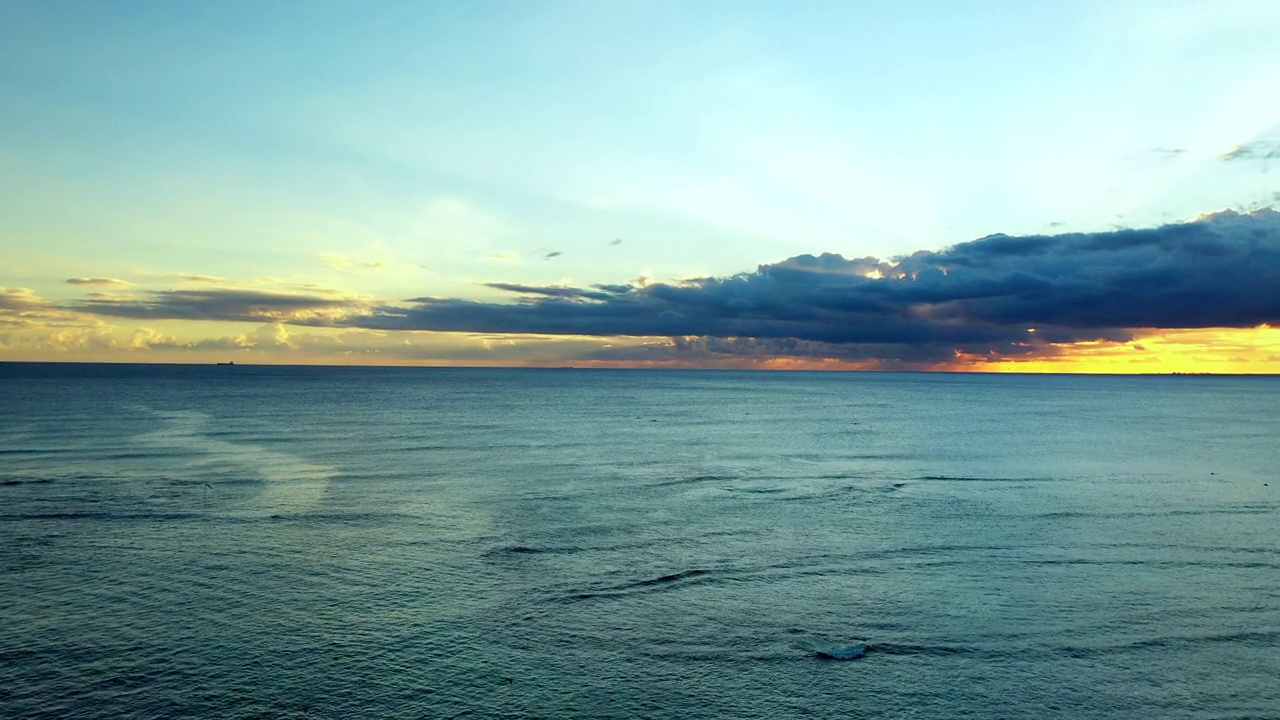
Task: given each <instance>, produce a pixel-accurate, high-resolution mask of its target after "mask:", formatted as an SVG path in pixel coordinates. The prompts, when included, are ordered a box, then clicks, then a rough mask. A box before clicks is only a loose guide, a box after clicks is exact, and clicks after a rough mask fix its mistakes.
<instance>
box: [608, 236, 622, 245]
mask: <svg viewBox="0 0 1280 720" xmlns="http://www.w3.org/2000/svg"><path fill="white" fill-rule="evenodd" d="M609 244H610V245H621V244H622V238H614V239H612V240H610V241H609Z"/></svg>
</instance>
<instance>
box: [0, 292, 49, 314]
mask: <svg viewBox="0 0 1280 720" xmlns="http://www.w3.org/2000/svg"><path fill="white" fill-rule="evenodd" d="M48 306H49V302H48V301H47V300H45V299H44V298H41V297H40V296H39V295H37V294H36V293H35V291H34V290H32V289H30V288H7V287H0V311H9V312H21V311H28V310H39V309H42V308H46V307H48Z"/></svg>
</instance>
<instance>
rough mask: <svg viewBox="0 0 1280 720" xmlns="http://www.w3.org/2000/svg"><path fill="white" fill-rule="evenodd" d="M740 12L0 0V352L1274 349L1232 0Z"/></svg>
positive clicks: (418, 355)
mask: <svg viewBox="0 0 1280 720" xmlns="http://www.w3.org/2000/svg"><path fill="white" fill-rule="evenodd" d="M768 5H769V4H768V3H765V5H763V6H755V5H752V6H750V7H747V6H741V7H735V8H733V10H732V12H719V11H715V10H712V9H711V8H710V7H703V6H702V5H700V4H698V3H687V4H681V5H678V6H673V7H669V8H666V9H664V10H662V11H661V13H659V14H663V13H665V14H667V16H665V17H666V19H665V20H664V21H663V22H660V23H657V24H655V25H653V26H652V28H650V29H651V30H652V32H648V31H646V32H641V33H637V32H636V31H635V30H636V28H637V27H640V26H644V27H648V25H645V24H644V23H640V24H639V25H637V19H638V18H637V17H633V16H632V15H631V14H630V13H631V10H623V9H621V8H620V7H613V6H608V7H605V6H601V7H599V8H595V9H594V10H592V11H590V12H587V11H586V9H585V8H584V7H578V6H576V5H575V4H573V3H570V4H569V5H564V6H561V5H554V6H552V5H544V4H542V3H536V2H535V3H532V4H531V5H529V6H527V7H523V8H521V9H520V10H519V11H513V12H510V13H498V12H494V10H493V9H492V8H485V7H479V6H477V7H466V8H463V9H458V10H457V11H456V12H454V11H452V10H451V11H449V12H443V11H441V10H440V9H438V8H432V7H427V6H421V7H416V8H415V7H403V8H399V9H397V10H394V11H392V10H391V9H390V8H381V9H367V10H357V9H355V8H353V7H350V6H345V5H343V4H341V3H331V2H328V1H327V0H320V1H319V2H316V3H311V4H309V6H308V8H307V12H308V17H309V20H308V21H307V22H306V23H303V24H301V25H300V24H299V23H298V22H296V18H294V17H292V16H291V14H290V13H289V12H283V11H281V12H270V13H257V12H252V11H250V9H248V8H247V7H234V8H231V7H229V8H226V9H225V12H224V13H223V14H219V15H218V16H217V17H206V15H205V14H204V13H203V12H199V11H196V10H194V9H191V8H186V7H184V6H180V5H173V6H164V5H162V4H152V3H150V2H148V1H147V0H143V2H142V6H144V7H148V8H151V10H154V12H151V10H148V11H146V12H141V11H140V12H125V11H122V10H121V11H117V10H116V9H115V8H113V7H111V6H109V5H102V6H98V7H82V8H79V9H77V10H75V11H72V10H65V9H59V8H56V7H50V6H45V5H41V4H40V3H18V4H17V5H15V6H14V7H13V8H12V9H10V10H7V11H6V12H7V13H8V14H5V15H4V17H3V20H4V21H3V22H0V47H3V48H5V52H6V59H7V62H6V64H5V66H6V68H7V69H6V70H4V71H3V72H0V108H4V109H5V112H3V113H0V362H2V361H53V362H57V361H82V362H139V363H148V362H157V363H212V362H228V361H235V362H238V363H271V364H335V365H342V364H375V365H383V364H397V365H399V364H410V365H413V364H420V365H478V366H491V365H498V366H547V367H563V366H574V367H673V368H686V367H705V368H752V369H776V370H789V369H797V370H798V369H821V370H840V369H843V370H946V371H965V372H970V371H982V372H1088V373H1101V372H1106V373H1115V372H1121V373H1149V372H1158V373H1159V372H1213V373H1276V372H1280V360H1277V357H1280V352H1278V351H1277V348H1276V342H1275V335H1274V331H1273V330H1272V329H1271V327H1269V325H1275V324H1276V323H1280V290H1277V283H1276V278H1277V277H1280V267H1278V265H1280V212H1278V211H1277V210H1276V209H1275V206H1276V205H1278V204H1280V184H1277V180H1276V177H1277V176H1276V173H1275V170H1276V169H1277V163H1280V94H1277V93H1275V92H1271V89H1270V86H1269V85H1267V84H1266V83H1265V81H1263V80H1260V79H1259V78H1260V77H1262V76H1261V75H1259V73H1258V68H1268V67H1276V66H1277V64H1278V63H1280V44H1276V43H1273V42H1269V41H1268V42H1263V41H1257V42H1254V41H1248V42H1245V41H1237V40H1234V39H1233V40H1231V41H1229V42H1228V41H1225V40H1224V38H1235V37H1236V35H1235V34H1234V33H1235V31H1236V30H1238V31H1239V32H1241V33H1244V34H1245V35H1247V36H1248V37H1250V38H1254V37H1256V38H1264V39H1268V40H1269V38H1270V37H1271V35H1269V34H1268V28H1270V27H1272V26H1271V25H1268V23H1269V22H1272V21H1271V20H1268V19H1267V18H1269V17H1271V16H1270V15H1268V14H1267V12H1265V11H1264V9H1262V8H1260V7H1259V6H1258V5H1257V4H1252V5H1242V6H1241V8H1245V9H1238V10H1237V11H1236V12H1234V13H1232V12H1229V11H1228V10H1226V9H1222V10H1220V11H1215V12H1214V13H1207V12H1205V11H1204V10H1203V9H1198V8H1195V7H1191V6H1185V7H1184V6H1180V7H1176V8H1175V7H1164V6H1162V7H1158V8H1157V7H1155V6H1152V7H1149V8H1127V9H1120V8H1118V7H1111V6H1108V5H1105V4H1104V5H1097V6H1078V7H1075V6H1073V7H1069V8H1059V11H1061V13H1062V17H1060V18H1058V19H1059V20H1060V21H1061V24H1058V23H1055V24H1054V25H1053V28H1054V29H1053V31H1052V32H1050V33H1049V35H1050V36H1051V37H1052V39H1053V41H1052V42H1051V43H1048V44H1046V43H1045V42H1044V40H1045V38H1046V36H1044V35H1043V33H1044V32H1045V28H1046V27H1047V26H1046V25H1045V24H1044V20H1043V18H1042V17H1040V12H1041V10H1040V9H1037V8H1035V7H1033V6H1032V5H1027V6H1026V7H1022V8H1016V9H1013V10H1010V9H1009V8H1001V9H1000V10H999V11H995V10H993V9H991V8H975V10H974V12H973V13H968V12H966V13H961V14H960V15H959V16H955V15H954V13H955V11H954V9H949V8H944V10H945V12H938V13H934V12H929V13H922V12H919V11H910V10H905V9H902V8H894V9H890V10H886V11H885V12H884V13H881V12H880V11H878V10H877V11H874V12H873V11H870V10H868V9H867V8H864V7H862V6H861V5H859V4H857V3H853V4H847V5H839V4H837V5H821V6H809V7H798V8H788V9H787V12H786V13H785V15H786V17H787V21H786V22H785V23H781V22H780V17H779V16H778V15H777V14H775V11H774V10H769V9H768V8H767V6H768ZM1228 5H1231V3H1228ZM649 11H652V12H657V11H656V10H652V9H650V10H649ZM383 13H387V14H388V16H395V18H396V20H395V21H394V22H382V21H379V20H378V19H377V18H378V17H381V16H382V14H383ZM641 14H644V13H641ZM934 15H937V16H938V17H936V18H934ZM925 16H928V17H929V18H931V20H930V21H928V22H926V21H924V20H922V18H924V17H925ZM1277 18H1280V16H1277ZM70 19H75V20H76V21H75V22H71V21H70ZM784 27H785V28H790V29H789V30H787V29H784ZM853 27H858V28H868V29H870V30H869V31H868V34H867V36H866V37H863V38H862V39H861V40H860V41H859V42H858V43H857V44H856V46H857V48H858V49H857V52H853V51H851V50H850V49H849V47H850V45H849V43H848V42H847V33H846V32H845V31H843V30H839V28H853ZM1276 27H1280V25H1277V26H1276ZM1160 28H1163V30H1160ZM1170 28H1177V31H1176V32H1172V31H1168V30H1169V29H1170ZM957 33H958V34H957ZM178 37H182V38H187V39H188V42H175V41H174V40H173V38H178ZM605 37H607V38H611V40H610V44H609V45H608V48H607V50H605V49H603V48H602V46H601V44H600V41H599V38H605ZM893 38H897V40H894V39H893ZM906 38H910V39H912V40H911V42H910V43H909V44H910V45H911V46H912V47H913V48H914V50H913V52H914V53H915V56H914V57H913V60H912V61H910V62H903V60H902V52H903V50H902V47H901V46H900V44H899V40H902V39H906ZM957 38H964V41H963V43H962V46H963V47H964V48H973V47H983V48H988V49H989V50H990V52H983V53H971V52H968V51H967V50H966V51H964V52H958V51H957V50H956V48H951V49H950V50H948V49H947V48H949V47H950V46H951V44H952V43H954V42H956V41H957ZM1033 38H1038V39H1033ZM815 40H816V41H817V42H814V41H815ZM1099 48H1106V52H1105V53H1099V52H1098V49H1099ZM1100 57H1105V58H1107V59H1106V62H1101V63H1100V62H1099V58H1100ZM1152 58H1162V59H1165V60H1167V62H1166V61H1165V60H1161V61H1160V62H1152ZM513 68H518V69H519V72H518V73H513ZM941 68H952V69H954V71H955V73H956V74H955V75H954V76H949V75H948V74H947V73H943V72H939V71H938V70H939V69H941ZM1210 68H1212V70H1210ZM1263 75H1265V73H1264V74H1263ZM1188 77H1195V78H1196V81H1195V82H1187V78H1188ZM1046 78H1049V79H1052V81H1046ZM410 79H412V80H410ZM1068 79H1070V80H1068ZM1135 88H1140V89H1141V90H1142V91H1141V92H1136V93H1135V92H1134V90H1135ZM1118 98H1124V99H1125V100H1124V101H1123V102H1121V101H1119V100H1118ZM1046 118H1070V121H1069V122H1067V121H1063V120H1055V121H1052V122H1046ZM1192 328H1211V329H1203V330H1200V329H1192Z"/></svg>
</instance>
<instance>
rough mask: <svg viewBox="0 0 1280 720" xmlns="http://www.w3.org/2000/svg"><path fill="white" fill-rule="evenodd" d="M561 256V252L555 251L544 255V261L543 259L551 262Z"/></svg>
mask: <svg viewBox="0 0 1280 720" xmlns="http://www.w3.org/2000/svg"><path fill="white" fill-rule="evenodd" d="M560 255H561V252H560V251H559V250H556V251H554V252H549V253H547V254H546V255H543V256H542V259H543V260H550V259H551V258H554V257H560Z"/></svg>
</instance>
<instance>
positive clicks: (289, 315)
mask: <svg viewBox="0 0 1280 720" xmlns="http://www.w3.org/2000/svg"><path fill="white" fill-rule="evenodd" d="M354 307H355V304H353V302H352V301H351V300H348V299H340V298H332V297H325V296H322V295H294V294H289V293H278V292H265V291H260V290H239V289H209V290H162V291H159V292H152V293H148V294H147V295H146V296H144V297H133V296H128V297H113V296H110V295H105V294H101V293H99V294H95V295H93V296H90V297H86V298H85V299H83V300H81V301H80V302H79V303H76V304H74V305H72V306H71V307H70V308H69V309H72V310H78V311H80V312H88V313H93V314H96V315H110V316H114V317H125V318H134V319H154V320H226V321H242V322H293V323H296V324H306V325H318V324H326V322H325V319H326V318H332V317H334V316H336V315H342V314H346V313H349V312H351V311H353V308H354Z"/></svg>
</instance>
